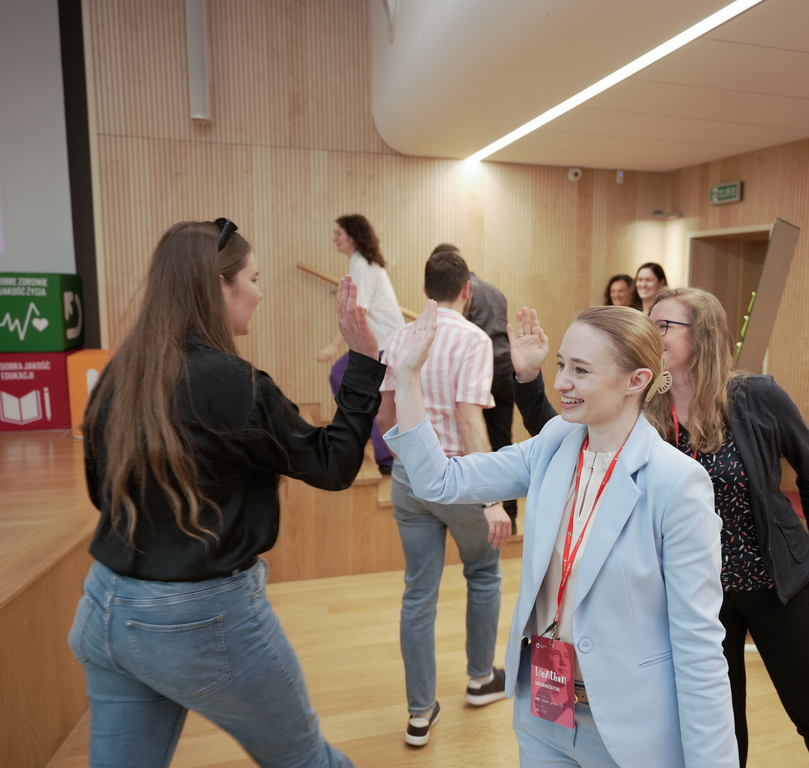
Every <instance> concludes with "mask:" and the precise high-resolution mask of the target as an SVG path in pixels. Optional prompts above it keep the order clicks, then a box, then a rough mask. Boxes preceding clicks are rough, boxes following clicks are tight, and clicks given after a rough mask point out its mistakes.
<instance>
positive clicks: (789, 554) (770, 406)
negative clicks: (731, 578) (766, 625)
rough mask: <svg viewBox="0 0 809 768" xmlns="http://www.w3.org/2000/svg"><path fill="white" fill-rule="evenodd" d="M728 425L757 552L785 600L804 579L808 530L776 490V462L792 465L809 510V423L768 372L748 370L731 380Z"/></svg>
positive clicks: (808, 578)
mask: <svg viewBox="0 0 809 768" xmlns="http://www.w3.org/2000/svg"><path fill="white" fill-rule="evenodd" d="M728 426H729V427H730V431H731V433H732V434H733V438H734V440H735V442H736V446H737V448H738V450H739V455H740V456H741V458H742V463H743V464H744V469H745V473H746V475H747V478H748V486H749V493H750V511H751V512H752V515H753V520H754V521H755V525H756V532H757V534H758V539H759V544H760V547H761V556H762V558H763V560H764V564H765V566H766V567H767V572H768V573H769V575H770V577H771V578H772V580H773V582H774V584H775V589H776V592H777V594H778V597H779V599H780V600H781V602H782V603H786V602H787V601H788V600H789V599H790V598H791V597H792V596H793V595H795V594H796V593H797V592H798V591H799V590H800V589H802V588H803V587H804V586H805V585H806V584H807V583H809V536H807V535H806V532H805V530H804V528H803V526H802V525H801V523H800V521H799V520H798V517H797V515H796V514H795V513H794V511H793V509H792V506H791V505H790V503H789V500H788V499H787V497H786V496H785V495H784V493H783V492H782V491H781V488H780V484H781V464H780V462H781V458H782V457H783V458H785V459H786V460H787V461H788V462H789V464H790V465H791V466H792V468H793V469H794V470H795V471H796V473H797V475H798V480H797V484H798V490H799V492H800V496H801V503H802V504H803V505H804V509H806V510H809V506H807V505H809V429H808V428H807V426H806V423H805V422H804V420H803V418H802V417H801V414H800V412H799V411H798V408H797V406H796V405H795V403H793V402H792V400H791V398H790V397H789V395H788V394H787V393H786V392H785V391H784V390H783V389H782V388H781V387H779V386H778V384H776V383H775V381H773V378H772V376H753V375H751V376H744V377H739V378H738V379H736V380H734V381H732V382H731V385H730V403H729V413H728Z"/></svg>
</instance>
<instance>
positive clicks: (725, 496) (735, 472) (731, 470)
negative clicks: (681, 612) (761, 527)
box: [677, 424, 773, 592]
mask: <svg viewBox="0 0 809 768" xmlns="http://www.w3.org/2000/svg"><path fill="white" fill-rule="evenodd" d="M688 438H689V436H688V430H686V429H685V427H684V426H683V425H682V424H680V441H679V443H678V444H677V448H679V449H680V450H681V451H682V452H683V453H687V454H688V455H689V456H692V455H693V453H694V451H693V449H692V448H691V446H690V445H689V443H688ZM696 459H697V461H698V462H699V463H700V464H701V465H702V466H703V467H704V468H705V470H706V472H707V473H708V474H709V475H710V476H711V481H712V482H713V488H714V497H715V500H716V513H717V514H718V515H719V516H720V517H721V518H722V588H723V589H724V590H725V592H752V591H753V590H756V589H772V586H773V583H772V579H771V578H770V575H769V574H768V573H767V569H766V567H765V566H764V561H763V560H762V559H761V547H760V546H759V542H758V532H757V531H756V525H755V521H754V520H753V514H752V512H751V511H750V490H749V486H748V481H747V475H746V474H745V471H744V465H743V464H742V457H741V456H740V455H739V451H738V449H737V448H736V443H735V442H734V440H733V435H732V434H731V432H730V430H729V429H728V428H727V425H725V432H724V440H723V442H722V447H721V448H720V449H719V453H698V454H697V456H696Z"/></svg>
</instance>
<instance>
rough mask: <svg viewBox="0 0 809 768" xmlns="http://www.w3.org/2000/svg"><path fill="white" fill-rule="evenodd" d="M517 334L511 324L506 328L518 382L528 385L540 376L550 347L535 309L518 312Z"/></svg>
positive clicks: (523, 309)
mask: <svg viewBox="0 0 809 768" xmlns="http://www.w3.org/2000/svg"><path fill="white" fill-rule="evenodd" d="M515 325H516V328H517V332H516V333H515V332H514V328H512V326H511V324H509V325H508V326H507V327H506V330H507V331H508V341H509V344H510V346H511V363H512V365H513V366H514V374H515V375H516V376H517V381H519V382H521V383H523V384H527V383H528V382H529V381H533V380H534V379H535V378H536V377H537V376H539V371H540V369H541V368H542V363H544V362H545V358H546V357H547V356H548V351H549V349H550V345H549V343H548V337H547V336H546V335H545V331H543V330H542V328H541V327H540V325H539V319H538V318H537V313H536V310H535V309H532V310H531V311H530V312H529V310H528V307H523V308H522V309H518V310H517V322H516V324H515Z"/></svg>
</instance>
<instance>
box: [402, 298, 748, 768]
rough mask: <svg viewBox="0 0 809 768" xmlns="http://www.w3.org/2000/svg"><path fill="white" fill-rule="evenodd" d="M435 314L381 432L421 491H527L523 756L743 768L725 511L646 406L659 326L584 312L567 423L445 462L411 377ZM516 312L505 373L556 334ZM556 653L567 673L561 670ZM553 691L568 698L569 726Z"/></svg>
mask: <svg viewBox="0 0 809 768" xmlns="http://www.w3.org/2000/svg"><path fill="white" fill-rule="evenodd" d="M435 317H436V309H435V304H434V303H433V302H430V303H428V306H427V307H426V308H425V310H424V312H423V313H422V315H421V317H420V318H419V319H418V320H417V321H416V322H415V324H414V325H413V333H412V334H411V335H410V336H409V338H408V340H407V341H406V342H405V345H404V347H403V348H402V350H401V351H400V353H399V357H398V358H397V362H396V364H395V370H394V374H395V377H396V413H397V417H398V425H397V426H396V427H394V428H393V429H392V430H391V431H390V432H389V433H388V435H387V436H386V439H387V440H388V443H389V445H390V446H391V448H392V449H393V450H394V451H395V453H396V455H397V456H398V457H399V458H400V459H401V461H402V462H403V464H404V465H405V467H406V469H407V473H408V476H409V477H410V478H411V479H412V483H413V490H414V492H415V493H416V494H417V495H418V496H420V497H421V498H424V499H427V500H428V501H431V502H441V503H445V504H450V503H459V502H462V503H467V504H468V503H473V502H479V503H481V504H485V503H487V502H491V501H497V500H499V499H503V498H520V497H523V496H525V497H526V516H525V535H524V544H523V559H522V576H521V582H520V594H519V597H518V598H517V605H516V607H515V610H514V616H513V619H512V622H511V632H510V635H509V639H508V647H507V650H506V692H507V693H508V695H514V694H516V698H515V703H514V729H515V732H516V735H517V741H518V742H519V746H520V764H521V766H523V768H527V767H528V766H550V765H579V766H584V767H586V768H595V767H596V766H598V767H599V768H603V767H605V766H622V768H648V766H652V765H653V766H655V768H683V766H689V768H696V767H698V766H703V767H704V768H719V767H723V768H734V767H735V766H737V765H738V756H737V751H736V746H735V740H734V736H733V715H732V707H731V702H730V685H729V683H728V680H727V663H726V662H725V659H724V657H723V655H722V637H723V630H722V625H721V624H720V623H719V619H718V614H719V609H720V606H721V604H722V589H721V586H720V582H719V570H720V544H719V528H720V523H719V520H718V519H717V517H716V515H715V514H714V513H713V498H712V488H711V483H710V479H709V477H708V475H707V474H706V472H705V471H704V470H703V469H702V468H701V467H700V466H699V465H698V464H697V463H696V462H694V461H692V460H691V459H689V458H688V457H686V456H683V455H682V454H680V453H678V452H677V451H676V450H675V449H674V448H673V447H672V446H670V445H667V444H666V443H665V442H664V441H663V440H662V439H661V438H660V436H659V435H658V434H657V431H656V429H655V424H654V422H652V423H650V422H649V421H648V420H647V418H646V417H645V415H644V413H645V412H646V410H647V407H648V403H649V402H650V401H651V402H654V400H655V399H656V398H659V397H660V395H661V393H663V392H665V391H666V390H667V388H668V386H669V385H670V379H669V378H668V376H667V375H666V373H665V372H664V370H663V362H662V361H663V344H662V340H661V338H660V334H659V333H658V331H657V329H656V328H655V326H654V325H653V324H652V323H651V321H650V320H649V319H648V318H647V317H645V316H643V315H642V314H640V313H639V312H636V311H635V310H634V309H630V308H628V307H592V308H590V309H587V310H584V311H583V312H580V313H579V315H578V316H577V317H576V319H575V320H574V322H573V324H572V325H571V326H570V328H569V329H568V331H567V333H566V334H565V336H564V339H563V340H562V344H561V347H560V349H559V353H558V354H557V374H556V380H555V384H554V388H555V389H556V391H557V392H558V393H559V394H560V395H561V399H562V416H561V418H553V419H551V420H550V421H549V422H548V423H547V424H546V425H545V427H544V429H542V432H541V433H540V434H539V436H537V437H535V438H532V439H530V440H527V441H526V442H523V443H520V444H518V445H514V446H508V447H505V448H502V449H500V450H499V451H498V452H497V453H485V454H482V453H481V454H471V455H468V456H460V457H453V458H451V459H449V458H447V457H446V455H445V454H444V452H443V451H442V449H441V446H440V443H439V441H438V438H437V437H436V435H435V433H434V431H433V429H432V426H431V425H430V422H429V420H427V419H426V418H425V410H424V400H423V396H422V392H421V384H420V377H419V373H420V370H421V367H422V365H423V364H424V361H425V360H426V358H427V355H428V353H429V349H430V346H431V344H432V340H433V336H434V333H435ZM520 318H521V320H520V324H519V328H518V331H519V333H518V334H515V333H514V332H513V330H512V328H511V326H509V338H510V341H511V346H512V361H513V363H514V370H515V376H516V379H517V381H518V382H520V381H529V380H532V379H533V380H534V381H536V380H537V377H538V375H539V370H540V367H541V365H542V362H543V360H544V359H545V356H546V355H547V351H548V341H547V338H546V337H545V335H544V333H543V332H542V330H541V328H540V327H539V323H538V321H537V319H536V313H535V312H533V311H532V312H531V313H529V312H528V310H527V308H524V309H523V310H522V311H521V313H520ZM559 650H562V651H563V652H564V653H565V654H566V655H567V660H568V663H567V665H566V668H567V669H570V670H574V676H568V675H567V674H565V673H564V672H560V671H559V670H560V669H562V667H560V666H559V665H558V664H556V663H555V661H554V659H553V658H552V656H553V654H554V653H556V652H557V651H559ZM543 688H544V689H545V692H543ZM562 688H565V689H566V690H567V692H568V694H569V695H568V697H563V696H561V692H562V690H561V689H562ZM548 691H550V692H551V693H550V694H548V693H547V692H548ZM557 694H559V695H557ZM556 699H558V700H559V701H561V700H569V699H574V700H575V705H574V723H573V727H572V728H571V727H566V725H565V724H564V717H561V720H562V722H557V720H559V719H560V714H561V713H560V712H559V706H558V701H557V702H555V701H554V700H556ZM555 704H557V706H554V705H555Z"/></svg>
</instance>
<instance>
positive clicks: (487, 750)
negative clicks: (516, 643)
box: [48, 559, 809, 768]
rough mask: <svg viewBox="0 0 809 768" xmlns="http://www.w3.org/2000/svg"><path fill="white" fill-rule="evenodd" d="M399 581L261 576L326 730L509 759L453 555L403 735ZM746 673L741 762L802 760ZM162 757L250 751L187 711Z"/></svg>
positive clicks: (493, 767) (434, 751)
mask: <svg viewBox="0 0 809 768" xmlns="http://www.w3.org/2000/svg"><path fill="white" fill-rule="evenodd" d="M519 569H520V561H519V560H517V559H513V560H505V561H504V562H503V574H504V579H503V603H502V610H501V615H500V630H499V634H498V647H497V657H496V663H497V664H502V662H503V654H504V644H505V640H506V637H507V633H508V625H509V621H510V619H511V612H512V609H513V607H514V603H515V601H516V598H517V590H518V587H519V577H520V570H519ZM402 586H403V582H402V573H401V572H389V573H380V574H369V575H362V576H342V577H339V578H331V579H319V580H313V581H302V582H287V583H285V584H271V585H270V587H269V590H268V591H269V595H270V600H271V601H272V603H273V606H274V608H275V610H276V612H277V613H278V615H279V617H280V619H281V622H282V624H283V626H284V628H285V630H286V632H287V634H288V635H289V638H290V640H291V642H292V645H293V647H294V648H295V650H296V651H297V653H298V657H299V658H300V660H301V663H302V665H303V668H304V671H305V673H306V678H307V682H308V685H309V691H310V694H311V697H312V701H313V703H314V705H315V708H316V709H317V711H318V713H319V714H320V717H321V723H322V728H323V731H324V733H325V735H326V738H327V739H328V740H329V741H331V742H332V743H333V744H334V745H336V746H337V747H339V748H340V749H341V750H343V751H344V752H345V753H346V754H347V755H348V756H349V757H350V758H351V759H352V760H353V761H354V763H355V765H356V766H357V768H378V767H379V766H385V768H406V767H409V766H413V768H416V767H417V768H454V767H455V766H459V767H460V766H467V767H468V768H477V767H478V766H480V767H481V768H483V766H486V767H487V768H499V767H500V766H502V767H503V768H505V766H510V767H513V766H517V765H518V755H517V743H516V741H515V738H514V733H513V731H512V729H511V702H510V701H501V702H497V703H495V704H492V705H490V706H488V707H483V708H481V709H475V708H474V707H469V706H467V705H465V704H464V701H463V691H464V688H465V686H466V676H465V674H464V672H465V657H464V651H463V647H464V611H465V597H466V595H465V582H464V580H463V576H462V573H461V567H460V566H456V565H453V566H447V568H446V570H445V573H444V580H443V583H442V586H441V597H440V601H439V605H438V620H437V623H436V644H437V652H438V653H437V655H438V692H437V697H438V700H439V701H440V702H441V708H442V710H443V715H442V717H441V722H440V723H438V725H436V727H435V730H434V731H433V737H432V739H431V741H430V743H429V744H428V745H427V746H426V747H424V748H421V749H414V748H412V747H407V746H406V745H405V744H404V741H403V738H402V737H403V733H404V728H405V725H406V723H407V708H406V704H405V691H404V673H403V668H402V661H401V655H400V653H399V640H398V637H399V634H398V633H399V628H398V627H399V605H400V600H401V593H402ZM313 628H316V629H317V632H316V633H315V632H313ZM748 674H749V676H750V678H749V690H748V700H749V716H750V730H751V739H750V760H749V761H748V766H749V768H784V767H785V766H788V767H789V768H792V767H794V766H801V765H808V764H809V758H807V752H806V749H805V747H804V745H803V739H801V738H800V737H799V736H798V735H797V734H796V732H795V729H794V727H793V726H792V723H790V722H789V720H788V718H787V717H786V715H785V714H784V711H783V708H782V707H781V705H780V703H779V702H778V697H777V696H776V694H775V692H774V690H773V689H772V685H771V684H770V682H769V678H768V677H767V674H766V671H764V669H763V666H762V663H761V661H760V660H759V658H758V656H756V655H750V657H749V659H748ZM87 737H88V727H87V718H86V717H85V718H84V719H83V720H82V722H81V723H80V725H79V726H78V728H77V729H76V731H75V732H74V733H73V734H72V736H71V738H70V739H69V740H68V742H67V743H66V744H65V745H64V747H63V748H62V750H61V751H60V752H59V753H58V754H57V755H56V757H54V759H53V760H52V761H51V763H50V764H49V766H48V768H79V766H86V765H87ZM171 765H172V768H247V766H250V765H253V763H252V761H251V760H250V759H249V758H247V757H246V756H245V754H244V752H242V750H241V748H240V747H239V745H238V744H236V743H235V742H234V741H233V740H232V739H231V738H230V737H229V736H227V735H226V734H224V733H222V732H221V731H219V730H218V729H217V728H216V727H215V726H213V725H212V724H210V723H209V722H208V721H206V720H203V719H202V718H200V717H198V716H195V715H193V714H191V715H189V718H188V722H187V724H186V727H185V731H184V732H183V735H182V738H181V739H180V744H179V747H178V749H177V753H176V755H175V757H174V760H173V761H172V763H171ZM650 768H654V767H653V766H651V765H650Z"/></svg>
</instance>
